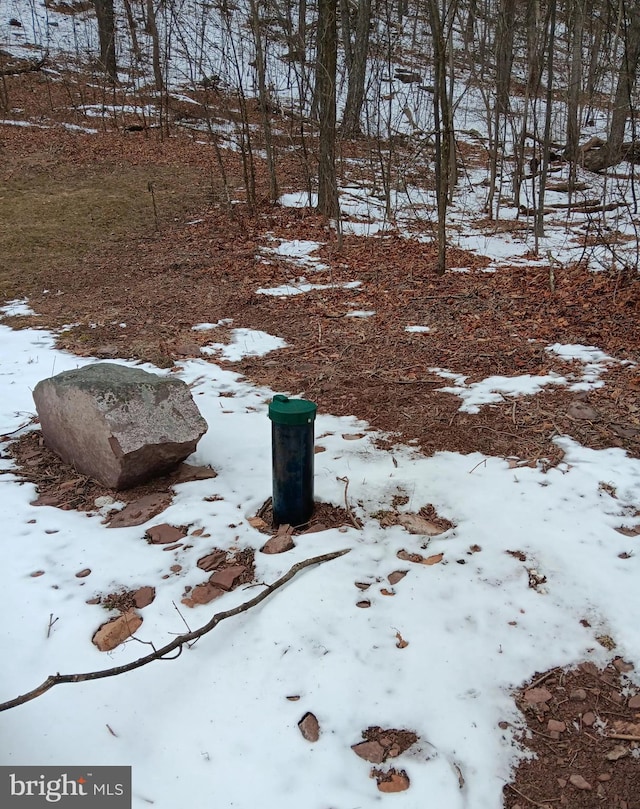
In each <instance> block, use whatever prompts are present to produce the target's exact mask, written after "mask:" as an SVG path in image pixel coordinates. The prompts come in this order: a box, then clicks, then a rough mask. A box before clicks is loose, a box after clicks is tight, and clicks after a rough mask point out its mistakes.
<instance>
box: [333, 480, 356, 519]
mask: <svg viewBox="0 0 640 809" xmlns="http://www.w3.org/2000/svg"><path fill="white" fill-rule="evenodd" d="M336 480H339V481H340V483H344V507H345V509H346V512H347V514H348V515H349V519H350V520H351V522H352V523H353V524H354V525H355V527H356V528H357V529H358V531H361V530H362V526H361V525H360V523H359V522H358V520H357V519H356V518H355V515H354V513H353V511H352V509H351V506H350V505H349V500H348V499H347V492H348V491H349V478H348V477H346V476H345V477H343V478H338V477H337V478H336Z"/></svg>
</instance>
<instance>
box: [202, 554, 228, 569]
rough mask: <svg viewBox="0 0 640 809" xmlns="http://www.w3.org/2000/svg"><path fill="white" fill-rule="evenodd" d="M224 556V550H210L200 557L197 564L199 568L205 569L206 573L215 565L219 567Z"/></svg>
mask: <svg viewBox="0 0 640 809" xmlns="http://www.w3.org/2000/svg"><path fill="white" fill-rule="evenodd" d="M226 558H227V554H226V553H225V551H211V553H208V554H207V555H206V556H202V557H200V559H198V563H197V564H198V567H199V568H200V570H206V571H207V573H209V572H211V571H212V570H215V569H216V568H217V567H220V565H221V564H222V563H223V562H224V560H225V559H226Z"/></svg>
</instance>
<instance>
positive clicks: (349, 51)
mask: <svg viewBox="0 0 640 809" xmlns="http://www.w3.org/2000/svg"><path fill="white" fill-rule="evenodd" d="M340 30H341V31H342V48H343V50H344V63H345V65H346V66H347V73H349V74H351V63H352V62H353V44H352V36H351V9H350V8H349V0H340Z"/></svg>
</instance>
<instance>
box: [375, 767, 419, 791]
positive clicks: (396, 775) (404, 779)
mask: <svg viewBox="0 0 640 809" xmlns="http://www.w3.org/2000/svg"><path fill="white" fill-rule="evenodd" d="M410 784H411V782H410V781H409V776H408V775H407V774H406V772H404V771H403V772H390V773H389V774H388V776H387V777H385V780H378V789H379V790H380V792H388V793H392V792H404V791H405V790H406V789H409V786H410Z"/></svg>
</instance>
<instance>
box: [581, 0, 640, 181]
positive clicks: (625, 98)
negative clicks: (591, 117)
mask: <svg viewBox="0 0 640 809" xmlns="http://www.w3.org/2000/svg"><path fill="white" fill-rule="evenodd" d="M620 14H621V20H620V22H621V35H622V43H623V53H622V60H621V64H620V69H619V72H618V82H617V85H616V93H615V98H614V102H613V111H612V114H611V125H610V127H609V136H608V139H607V142H606V144H604V146H602V147H600V148H598V149H592V150H589V151H588V152H587V153H585V154H584V165H585V166H586V167H587V168H589V169H591V170H592V171H602V170H603V169H605V168H607V167H608V166H614V165H615V164H616V163H619V162H620V161H621V160H622V159H623V158H624V157H625V155H626V153H628V152H630V151H633V145H632V144H629V146H627V147H626V148H625V144H624V134H625V129H626V126H627V121H628V119H629V115H630V114H631V112H632V110H633V101H632V99H633V92H634V90H635V86H636V71H637V68H638V62H639V61H640V2H638V0H634V2H632V3H626V2H622V3H621V4H620Z"/></svg>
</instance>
